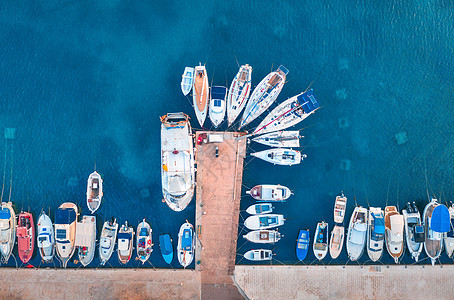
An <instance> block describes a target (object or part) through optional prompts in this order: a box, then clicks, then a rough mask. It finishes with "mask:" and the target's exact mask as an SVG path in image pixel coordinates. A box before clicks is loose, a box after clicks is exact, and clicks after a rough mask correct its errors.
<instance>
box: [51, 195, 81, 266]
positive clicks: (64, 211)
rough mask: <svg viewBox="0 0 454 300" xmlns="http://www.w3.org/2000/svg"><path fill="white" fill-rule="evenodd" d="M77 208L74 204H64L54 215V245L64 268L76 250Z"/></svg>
mask: <svg viewBox="0 0 454 300" xmlns="http://www.w3.org/2000/svg"><path fill="white" fill-rule="evenodd" d="M78 215H79V213H78V208H77V206H76V205H75V204H74V203H70V202H66V203H63V204H62V205H60V207H59V208H58V210H57V211H56V213H55V224H54V228H55V244H56V249H57V256H58V257H59V258H60V260H61V261H62V264H63V268H66V265H67V263H68V261H69V260H70V259H71V257H72V256H73V254H74V251H75V250H76V247H75V242H76V223H77V216H78Z"/></svg>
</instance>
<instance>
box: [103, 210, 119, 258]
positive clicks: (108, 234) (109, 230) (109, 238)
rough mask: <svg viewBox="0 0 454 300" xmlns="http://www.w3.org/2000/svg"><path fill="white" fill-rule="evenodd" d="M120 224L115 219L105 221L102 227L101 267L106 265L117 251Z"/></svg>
mask: <svg viewBox="0 0 454 300" xmlns="http://www.w3.org/2000/svg"><path fill="white" fill-rule="evenodd" d="M117 233H118V223H117V219H115V218H113V217H112V219H111V220H109V221H105V222H104V225H103V226H102V231H101V238H100V239H99V258H100V260H101V266H103V265H105V264H106V262H107V261H108V260H109V258H110V257H111V256H112V253H113V252H114V249H115V242H116V241H117Z"/></svg>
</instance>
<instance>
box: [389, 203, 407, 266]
mask: <svg viewBox="0 0 454 300" xmlns="http://www.w3.org/2000/svg"><path fill="white" fill-rule="evenodd" d="M385 242H386V249H387V250H388V253H389V255H391V257H392V258H393V259H394V262H395V263H396V264H398V263H399V258H400V257H401V256H402V254H403V252H404V251H403V250H404V217H403V216H402V215H401V214H399V212H398V211H397V208H396V207H395V206H386V207H385Z"/></svg>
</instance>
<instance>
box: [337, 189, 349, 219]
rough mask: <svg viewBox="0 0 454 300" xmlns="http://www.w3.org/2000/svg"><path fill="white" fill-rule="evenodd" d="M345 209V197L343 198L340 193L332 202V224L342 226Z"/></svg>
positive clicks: (342, 194)
mask: <svg viewBox="0 0 454 300" xmlns="http://www.w3.org/2000/svg"><path fill="white" fill-rule="evenodd" d="M346 207H347V197H345V196H344V193H341V194H340V195H339V196H337V197H336V201H335V202H334V222H335V223H339V224H342V223H343V222H344V217H345V208H346Z"/></svg>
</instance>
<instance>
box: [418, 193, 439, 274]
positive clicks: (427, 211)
mask: <svg viewBox="0 0 454 300" xmlns="http://www.w3.org/2000/svg"><path fill="white" fill-rule="evenodd" d="M439 205H440V204H439V203H438V201H437V199H432V200H431V201H430V202H429V203H428V204H427V205H426V207H425V208H424V212H423V221H424V234H425V241H424V251H425V252H426V254H427V256H428V257H430V260H431V263H432V265H434V264H435V262H436V260H437V259H438V258H439V257H440V255H441V251H442V250H443V235H442V234H436V233H434V232H433V230H431V229H430V226H429V225H430V221H429V218H430V217H431V216H432V212H433V210H434V209H435V207H437V206H439Z"/></svg>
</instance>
